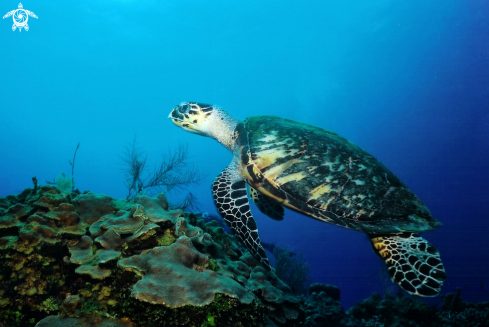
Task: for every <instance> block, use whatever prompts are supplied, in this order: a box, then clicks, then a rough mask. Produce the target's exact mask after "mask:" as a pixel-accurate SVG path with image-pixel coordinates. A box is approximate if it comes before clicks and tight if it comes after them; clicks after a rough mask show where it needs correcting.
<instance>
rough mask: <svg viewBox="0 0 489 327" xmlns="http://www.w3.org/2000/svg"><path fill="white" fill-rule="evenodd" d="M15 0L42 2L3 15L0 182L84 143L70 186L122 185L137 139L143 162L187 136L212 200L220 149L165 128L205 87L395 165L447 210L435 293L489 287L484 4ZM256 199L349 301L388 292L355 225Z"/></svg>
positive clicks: (469, 294)
mask: <svg viewBox="0 0 489 327" xmlns="http://www.w3.org/2000/svg"><path fill="white" fill-rule="evenodd" d="M22 4H23V6H24V9H27V10H30V11H32V12H34V13H35V14H36V15H37V16H38V19H35V18H32V17H30V18H29V21H28V23H29V26H30V29H29V31H25V30H23V31H22V32H20V33H19V32H18V30H16V31H15V32H13V31H12V30H11V26H12V19H11V18H6V19H3V20H1V21H0V41H1V43H0V49H1V51H0V73H1V75H0V123H1V124H0V196H6V195H9V194H16V193H19V192H21V191H22V190H23V189H24V188H26V187H32V181H31V178H32V177H33V176H36V177H37V179H38V180H39V182H40V183H41V184H45V181H46V180H50V181H52V180H53V179H54V178H56V177H57V176H59V175H60V173H62V172H64V173H66V175H71V166H70V164H69V162H68V161H69V160H72V157H73V153H74V150H75V148H76V146H77V144H78V142H79V143H80V148H79V150H78V152H77V157H76V166H75V172H74V180H75V187H76V188H77V189H79V190H80V191H82V192H83V191H85V190H90V191H91V192H95V193H103V194H107V195H110V196H111V197H113V198H123V199H124V198H125V197H126V195H127V188H126V187H125V185H124V176H123V173H122V171H121V169H123V168H124V167H123V164H122V160H121V155H122V154H123V152H124V147H125V146H127V145H128V144H129V145H130V144H131V143H132V142H133V140H134V139H135V138H136V140H137V144H138V146H140V147H141V148H142V149H144V151H145V152H146V154H147V156H148V164H149V167H152V166H153V164H158V163H159V161H160V160H161V156H162V155H163V154H165V153H166V152H167V151H168V149H174V148H175V147H176V146H178V145H179V144H188V151H189V156H190V159H191V161H192V162H194V163H196V164H197V165H198V167H199V169H200V170H201V171H202V172H204V173H205V174H206V178H205V179H204V180H203V181H202V182H201V183H200V184H199V185H198V186H192V188H191V191H192V193H194V194H195V195H196V196H197V198H198V200H199V202H200V211H202V212H208V213H211V214H217V212H216V210H215V208H214V204H213V201H212V195H211V190H210V185H211V183H212V181H213V179H214V177H215V176H216V175H217V174H219V173H220V172H221V171H222V170H223V169H224V168H225V167H226V166H227V165H228V163H229V162H230V160H231V157H232V156H231V153H229V152H228V151H227V150H226V149H225V148H224V147H223V146H221V145H220V144H218V143H217V142H215V141H214V140H212V139H207V138H202V137H199V136H196V135H192V134H189V133H185V132H184V131H182V130H181V129H178V128H176V127H175V126H174V125H173V124H172V123H171V121H170V120H168V119H167V116H168V114H169V112H170V110H171V109H172V108H173V107H174V106H175V105H176V104H179V103H180V102H182V101H198V102H203V103H211V104H216V105H219V106H222V107H223V108H225V109H226V110H227V111H228V112H229V113H230V114H232V115H233V116H235V117H237V118H239V119H244V118H245V117H247V116H253V115H261V114H267V115H276V116H281V117H286V118H290V119H294V120H298V121H302V122H306V123H310V124H314V125H317V126H319V127H322V128H324V129H328V130H332V131H334V132H337V133H339V134H340V135H342V136H344V137H346V138H347V139H349V140H350V141H352V142H354V143H356V144H357V145H359V146H361V147H362V148H364V149H365V150H367V151H368V152H369V153H371V154H372V155H374V156H375V157H376V158H378V159H379V160H380V161H381V162H382V163H383V164H384V165H386V166H387V167H388V168H389V169H390V170H391V171H392V172H394V173H395V174H396V175H397V176H398V177H399V178H400V179H401V180H402V181H403V182H404V183H405V184H406V185H407V186H408V187H409V188H410V189H411V190H412V191H414V193H415V194H416V195H417V196H418V197H419V198H420V199H421V200H422V201H423V202H424V203H425V204H426V205H427V206H428V208H429V209H430V210H431V212H432V214H433V216H434V217H436V218H437V219H438V220H440V221H441V222H442V223H443V226H442V227H441V228H439V229H437V230H436V231H434V232H430V233H425V234H423V237H425V238H427V239H428V240H429V241H430V242H431V243H433V244H434V245H435V246H436V247H437V248H438V249H439V251H440V253H441V258H442V260H443V263H444V265H445V268H446V271H447V274H448V279H447V280H446V281H445V283H444V286H443V289H442V293H441V294H446V293H449V292H454V291H455V289H456V288H461V289H462V294H463V297H464V299H465V300H468V301H471V302H479V301H488V300H489V216H488V212H489V200H488V198H489V3H487V1H478V0H470V1H462V0H459V1H456V0H445V1H421V0H415V1H386V0H374V1H359V0H352V1H327V0H320V1H312V0H311V1H289V0H281V1H271V0H270V1H263V0H262V1H255V0H244V1H231V0H222V1H218V0H213V1H187V0H178V1H176V0H163V1H144V0H141V1H109V0H106V1H49V2H47V1H39V0H35V1H27V2H23V3H22ZM17 6H18V3H17V2H15V1H6V0H3V1H1V2H0V9H1V10H0V11H2V12H3V14H5V13H7V12H9V11H11V10H13V9H16V8H17ZM3 14H2V15H3ZM184 194H185V192H182V193H174V194H170V196H169V198H170V199H178V198H179V197H181V196H183V195H184ZM253 209H254V210H253V212H254V215H255V219H256V221H257V224H258V227H259V232H260V237H261V240H262V241H263V242H266V243H275V244H282V245H286V246H289V247H291V248H293V249H294V251H295V252H297V253H300V252H302V254H303V256H304V257H305V259H306V260H307V262H308V263H309V265H310V273H311V276H312V278H313V281H314V282H320V283H328V284H333V285H336V286H338V287H339V288H340V290H341V304H342V306H343V307H344V308H349V307H350V306H352V305H354V304H355V303H356V302H358V301H361V300H362V299H364V298H367V297H368V296H370V295H371V294H372V293H373V292H379V293H380V294H382V293H383V291H384V290H383V282H382V276H383V272H382V271H383V270H385V267H384V264H383V263H382V262H381V260H380V259H379V258H378V257H377V256H376V255H375V254H374V253H373V251H372V250H371V248H370V244H369V241H368V239H367V237H366V236H365V235H364V234H362V233H358V232H354V231H351V230H347V229H343V228H340V227H336V226H333V225H329V224H326V223H322V222H319V221H315V220H313V219H311V218H307V217H304V216H301V215H299V214H296V213H293V212H291V211H289V210H286V217H285V219H284V221H280V222H278V221H274V220H271V219H269V218H268V217H266V216H264V215H263V214H261V213H260V212H259V211H258V210H257V209H256V208H253ZM387 286H388V287H391V288H394V292H395V291H396V290H395V289H396V288H397V286H395V285H394V284H387ZM427 301H428V302H429V303H438V301H439V300H438V298H435V299H428V300H427Z"/></svg>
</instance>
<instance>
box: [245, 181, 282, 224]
mask: <svg viewBox="0 0 489 327" xmlns="http://www.w3.org/2000/svg"><path fill="white" fill-rule="evenodd" d="M248 188H249V189H250V197H251V199H252V200H253V202H255V204H256V206H257V208H258V209H260V211H261V212H262V213H263V214H265V215H267V216H268V217H270V218H272V219H275V220H283V219H284V207H282V206H281V205H280V204H279V203H277V202H275V201H273V200H272V199H270V198H269V197H266V196H264V195H263V194H261V193H260V192H258V191H257V190H255V189H254V188H253V187H251V186H249V185H248Z"/></svg>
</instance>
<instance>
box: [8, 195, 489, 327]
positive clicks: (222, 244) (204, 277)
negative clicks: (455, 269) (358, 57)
mask: <svg viewBox="0 0 489 327" xmlns="http://www.w3.org/2000/svg"><path fill="white" fill-rule="evenodd" d="M442 301H443V305H442V307H441V310H437V309H436V308H435V307H430V306H428V305H427V304H425V303H424V302H422V301H421V300H417V299H413V298H411V297H402V296H398V297H393V296H385V297H381V296H380V295H378V294H374V295H372V296H371V297H370V298H368V299H366V300H365V301H362V302H361V303H358V304H357V305H355V306H354V307H352V308H351V309H349V310H348V311H346V312H345V311H344V310H343V308H342V307H341V305H340V291H339V289H338V288H337V287H335V286H332V285H325V284H312V285H310V287H309V296H308V297H307V298H306V297H304V296H297V295H296V294H295V293H294V291H293V289H292V288H291V287H290V286H289V285H287V284H286V283H285V282H284V281H283V280H281V279H280V278H279V277H277V275H276V274H275V272H274V271H273V270H272V271H268V270H266V269H264V268H263V267H261V266H260V265H259V264H258V262H257V261H256V260H255V259H254V258H253V257H252V256H251V254H250V253H249V252H248V251H247V250H245V249H244V248H243V247H242V246H241V245H240V243H239V242H238V241H237V239H236V238H235V237H234V236H232V235H230V234H228V233H226V232H225V230H224V229H223V227H222V226H221V225H220V224H219V223H218V222H217V221H216V220H210V221H208V222H206V221H204V220H203V219H202V218H201V217H199V216H197V215H194V214H188V213H184V212H182V211H181V210H170V209H169V205H168V202H167V201H166V198H165V197H164V195H162V194H160V195H158V196H157V197H155V198H151V197H148V196H144V195H138V196H135V197H134V198H132V199H131V200H129V201H122V200H116V199H112V198H110V197H108V196H105V195H99V194H94V193H89V192H86V193H83V194H80V193H79V192H77V191H75V192H71V193H63V192H61V191H60V190H59V189H58V188H56V187H54V186H42V185H39V186H38V185H35V187H34V188H29V189H26V190H24V191H23V192H21V193H20V194H18V195H15V196H13V195H11V196H7V197H5V198H2V197H0V327H4V326H9V327H10V326H14V327H15V326H34V325H36V324H37V326H114V327H115V326H120V327H123V326H309V327H311V326H419V327H428V326H429V327H435V326H452V327H457V326H460V327H462V326H469V327H472V326H474V327H475V326H478V327H484V326H489V325H488V321H489V303H479V304H470V303H467V302H465V301H463V300H462V298H461V292H460V291H457V292H456V293H454V294H447V295H445V296H442Z"/></svg>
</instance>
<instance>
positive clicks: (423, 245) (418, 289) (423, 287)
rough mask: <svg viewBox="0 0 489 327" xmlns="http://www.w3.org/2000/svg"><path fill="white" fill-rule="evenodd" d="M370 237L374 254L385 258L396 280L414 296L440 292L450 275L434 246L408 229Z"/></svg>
mask: <svg viewBox="0 0 489 327" xmlns="http://www.w3.org/2000/svg"><path fill="white" fill-rule="evenodd" d="M368 236H369V238H370V242H372V247H373V249H374V251H375V253H377V254H378V255H379V257H381V258H382V259H383V260H384V261H385V264H386V265H387V269H388V271H389V276H391V279H392V281H393V282H395V283H397V284H398V285H399V286H400V287H401V288H402V289H403V290H405V291H406V292H408V293H411V294H414V295H419V296H430V297H431V296H436V295H438V293H439V292H440V290H441V286H442V285H443V281H444V280H445V279H446V278H447V275H446V273H445V269H444V268H443V264H442V263H441V259H440V253H439V252H438V250H437V249H436V248H435V247H434V246H433V245H431V244H430V243H429V242H428V241H427V240H425V239H424V238H422V237H421V236H419V235H417V234H414V233H409V232H405V233H395V234H369V235H368Z"/></svg>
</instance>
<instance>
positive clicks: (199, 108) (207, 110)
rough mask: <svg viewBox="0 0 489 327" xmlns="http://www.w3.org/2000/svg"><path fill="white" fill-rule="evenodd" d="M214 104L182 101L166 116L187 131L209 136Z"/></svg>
mask: <svg viewBox="0 0 489 327" xmlns="http://www.w3.org/2000/svg"><path fill="white" fill-rule="evenodd" d="M214 109H215V108H214V106H211V105H210V104H203V103H196V102H182V103H180V104H179V105H177V106H176V107H175V108H173V110H172V111H171V112H170V115H168V118H170V119H171V121H172V122H173V123H174V124H175V125H177V126H178V127H181V128H183V129H184V130H186V131H187V132H190V133H195V134H200V135H204V136H210V135H209V132H210V127H209V122H210V121H211V120H212V118H211V117H212V116H213V114H214Z"/></svg>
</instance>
